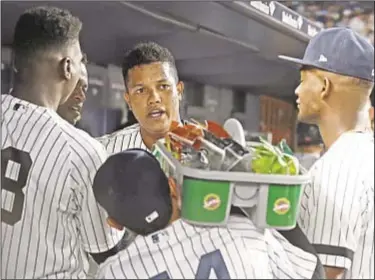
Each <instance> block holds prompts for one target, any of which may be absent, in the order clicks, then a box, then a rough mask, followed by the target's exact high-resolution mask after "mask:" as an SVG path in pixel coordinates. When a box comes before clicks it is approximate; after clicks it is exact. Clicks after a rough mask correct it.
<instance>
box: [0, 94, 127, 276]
mask: <svg viewBox="0 0 375 280" xmlns="http://www.w3.org/2000/svg"><path fill="white" fill-rule="evenodd" d="M1 106H2V123H1V130H2V150H1V167H2V168H1V171H2V177H1V187H2V197H1V200H2V209H1V230H2V259H1V261H2V278H13V279H14V278H18V279H19V278H29V279H35V278H61V279H66V278H85V277H86V270H87V268H88V260H87V255H86V254H85V253H84V252H83V250H82V248H83V249H84V250H85V251H87V252H92V253H98V252H101V251H106V250H108V249H110V248H112V247H113V246H114V245H115V244H116V243H117V242H118V241H119V238H120V237H121V234H120V233H119V232H114V231H112V229H110V228H109V227H108V226H107V225H106V222H105V220H104V219H105V218H106V215H104V213H103V211H104V210H103V209H101V208H100V206H99V205H98V204H97V203H96V201H95V198H94V195H93V192H92V187H91V184H92V181H93V178H94V175H95V173H96V170H97V169H98V168H99V166H100V165H101V164H102V163H103V162H104V160H105V159H106V157H107V153H106V152H105V150H104V149H103V147H102V145H100V143H98V142H97V141H96V140H94V139H92V138H91V137H90V136H89V135H88V134H86V133H85V132H83V131H81V130H78V129H76V128H74V127H73V126H71V125H70V124H68V123H67V122H66V121H64V120H63V119H61V118H60V117H59V116H58V115H57V114H56V112H54V111H52V110H49V109H47V108H43V107H39V106H36V105H34V104H31V103H29V102H26V101H23V100H20V99H18V98H15V97H13V96H10V95H2V96H1Z"/></svg>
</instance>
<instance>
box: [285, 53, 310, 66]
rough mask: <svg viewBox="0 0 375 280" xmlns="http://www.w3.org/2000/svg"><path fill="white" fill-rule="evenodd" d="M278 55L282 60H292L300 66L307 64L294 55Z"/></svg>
mask: <svg viewBox="0 0 375 280" xmlns="http://www.w3.org/2000/svg"><path fill="white" fill-rule="evenodd" d="M278 57H279V58H280V59H282V60H286V61H289V62H293V63H295V64H298V65H300V66H303V65H308V64H306V63H305V62H304V61H303V60H302V59H299V58H294V57H290V56H286V55H279V56H278Z"/></svg>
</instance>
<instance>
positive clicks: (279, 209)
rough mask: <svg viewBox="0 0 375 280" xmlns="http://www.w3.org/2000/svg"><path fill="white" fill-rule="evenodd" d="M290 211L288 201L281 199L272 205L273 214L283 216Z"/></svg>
mask: <svg viewBox="0 0 375 280" xmlns="http://www.w3.org/2000/svg"><path fill="white" fill-rule="evenodd" d="M289 209H290V201H289V200H288V199H287V198H285V197H281V198H279V199H277V200H276V201H275V204H274V205H273V212H275V213H276V214H278V215H285V214H286V213H288V211H289Z"/></svg>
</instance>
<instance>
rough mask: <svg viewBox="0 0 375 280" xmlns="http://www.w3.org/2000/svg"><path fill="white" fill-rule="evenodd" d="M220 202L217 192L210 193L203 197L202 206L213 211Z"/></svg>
mask: <svg viewBox="0 0 375 280" xmlns="http://www.w3.org/2000/svg"><path fill="white" fill-rule="evenodd" d="M220 204H221V200H220V197H219V196H218V195H217V194H214V193H210V194H208V195H206V196H205V197H204V199H203V208H204V209H207V210H210V211H213V210H216V209H217V208H219V206H220Z"/></svg>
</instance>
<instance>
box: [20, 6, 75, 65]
mask: <svg viewBox="0 0 375 280" xmlns="http://www.w3.org/2000/svg"><path fill="white" fill-rule="evenodd" d="M81 28H82V22H81V21H80V20H79V19H78V18H77V17H74V16H73V15H72V14H71V13H70V12H69V11H67V10H63V9H60V8H56V7H44V6H41V7H35V8H31V9H29V10H26V11H25V12H24V13H23V14H22V15H21V16H20V17H19V18H18V21H17V23H16V27H15V30H14V37H13V50H14V56H15V63H16V66H17V64H19V63H22V62H25V61H28V60H29V59H31V58H32V57H33V56H35V54H37V53H39V52H42V51H46V50H50V49H53V48H56V49H58V48H61V47H63V46H64V45H65V44H68V43H69V42H71V41H74V40H77V39H78V38H79V33H80V31H81Z"/></svg>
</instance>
